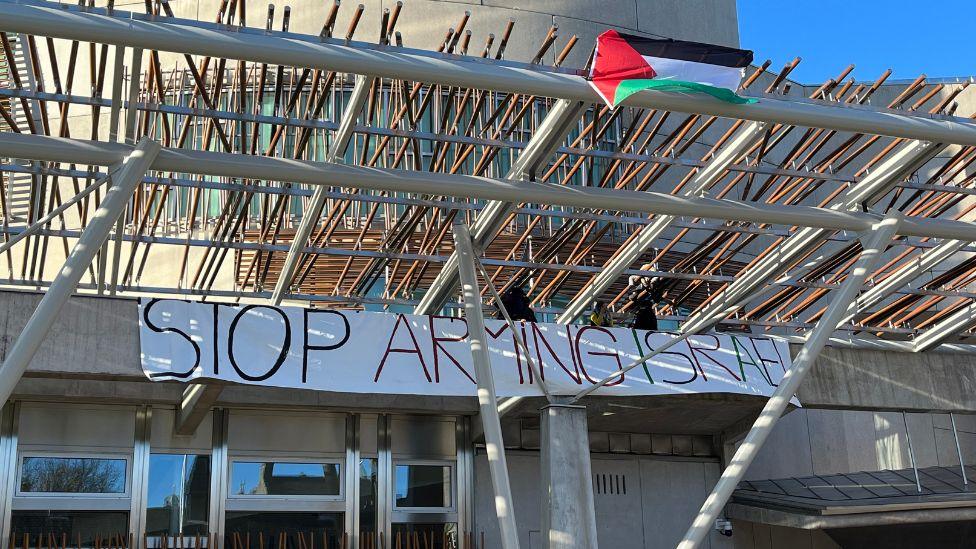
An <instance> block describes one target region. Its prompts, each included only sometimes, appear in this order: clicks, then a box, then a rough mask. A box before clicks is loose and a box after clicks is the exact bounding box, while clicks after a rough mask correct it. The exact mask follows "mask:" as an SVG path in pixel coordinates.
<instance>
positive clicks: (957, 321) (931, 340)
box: [914, 302, 976, 353]
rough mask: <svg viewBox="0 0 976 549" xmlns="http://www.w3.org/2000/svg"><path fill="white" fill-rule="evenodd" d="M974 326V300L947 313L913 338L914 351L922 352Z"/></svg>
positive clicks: (975, 318)
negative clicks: (953, 311)
mask: <svg viewBox="0 0 976 549" xmlns="http://www.w3.org/2000/svg"><path fill="white" fill-rule="evenodd" d="M973 326H976V302H970V303H969V304H968V305H966V306H965V307H963V308H962V309H959V310H958V311H956V312H955V313H953V314H951V315H949V317H948V318H945V319H943V320H940V321H939V322H937V323H936V324H934V325H933V326H932V327H931V328H929V329H928V330H925V331H924V332H922V333H921V334H919V335H918V337H916V338H915V348H914V350H915V352H916V353H922V352H925V351H930V350H932V349H934V348H936V347H938V346H939V345H941V344H942V343H943V342H944V341H945V340H947V339H949V338H950V337H953V336H955V335H958V334H960V333H961V332H963V331H964V330H968V329H969V328H972V327H973Z"/></svg>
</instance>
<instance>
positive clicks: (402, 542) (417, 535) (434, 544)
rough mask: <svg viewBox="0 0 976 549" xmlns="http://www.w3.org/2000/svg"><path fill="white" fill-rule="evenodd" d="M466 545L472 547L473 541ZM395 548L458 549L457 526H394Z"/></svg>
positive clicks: (447, 524)
mask: <svg viewBox="0 0 976 549" xmlns="http://www.w3.org/2000/svg"><path fill="white" fill-rule="evenodd" d="M468 542H469V543H466V544H465V545H466V546H467V545H471V546H472V547H473V546H475V545H473V544H471V543H470V542H471V540H470V539H469V540H468ZM393 547H428V548H430V549H457V547H458V534H457V524H456V523H453V522H447V523H402V524H394V525H393Z"/></svg>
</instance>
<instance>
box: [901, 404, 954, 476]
mask: <svg viewBox="0 0 976 549" xmlns="http://www.w3.org/2000/svg"><path fill="white" fill-rule="evenodd" d="M907 417H908V428H909V429H910V430H911V431H910V433H911V435H912V449H913V450H914V452H915V461H916V463H917V464H918V466H919V467H933V466H936V465H938V464H939V455H938V451H937V444H936V440H935V428H934V426H933V424H932V415H931V414H907ZM957 461H958V460H957Z"/></svg>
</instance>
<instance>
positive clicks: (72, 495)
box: [13, 450, 132, 510]
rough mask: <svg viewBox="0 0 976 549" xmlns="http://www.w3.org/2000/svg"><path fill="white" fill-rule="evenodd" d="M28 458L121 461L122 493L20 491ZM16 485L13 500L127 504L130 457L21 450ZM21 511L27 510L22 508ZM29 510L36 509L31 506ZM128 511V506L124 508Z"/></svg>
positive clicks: (130, 480) (109, 453)
mask: <svg viewBox="0 0 976 549" xmlns="http://www.w3.org/2000/svg"><path fill="white" fill-rule="evenodd" d="M28 458H58V459H104V460H112V461H123V462H124V463H125V478H124V479H123V481H122V489H123V491H122V492H110V493H99V492H25V491H23V490H22V489H21V487H22V486H23V484H22V481H23V474H24V461H25V460H26V459H28ZM14 482H15V483H16V485H15V490H14V494H13V496H14V498H15V500H16V499H19V498H24V501H26V500H41V499H45V500H47V499H58V500H66V499H70V500H96V501H105V500H109V501H110V500H125V501H126V502H128V501H129V500H130V499H131V498H132V456H131V455H130V454H123V453H112V452H79V451H61V452H59V451H52V450H22V451H20V452H18V454H17V474H16V478H15V480H14ZM49 508H50V509H52V510H53V509H59V510H61V509H64V510H68V509H77V508H75V507H71V508H60V507H57V508H56V507H49ZM22 509H25V510H26V509H27V508H26V507H23V508H22ZM30 509H34V510H36V509H38V508H36V507H33V506H31V507H30ZM126 509H128V504H127V506H126ZM97 510H113V509H97Z"/></svg>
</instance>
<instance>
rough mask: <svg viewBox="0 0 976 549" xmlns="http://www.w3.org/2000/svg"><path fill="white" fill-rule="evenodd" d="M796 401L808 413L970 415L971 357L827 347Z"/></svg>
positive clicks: (974, 376)
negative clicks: (836, 410)
mask: <svg viewBox="0 0 976 549" xmlns="http://www.w3.org/2000/svg"><path fill="white" fill-rule="evenodd" d="M794 350H795V347H794ZM798 397H799V399H800V402H802V403H803V405H804V406H806V407H814V408H860V409H877V410H884V409H888V410H909V411H936V410H946V411H948V410H955V411H969V412H971V411H974V410H976V357H973V356H970V355H965V354H958V353H933V352H930V353H921V354H914V353H896V352H886V351H864V350H856V349H840V348H835V347H828V348H826V349H824V351H823V352H822V353H821V355H820V357H819V358H818V359H817V362H816V364H815V366H814V368H813V371H812V372H811V375H810V376H809V377H808V378H807V380H806V381H805V382H804V383H803V385H802V386H801V387H800V391H799V393H798Z"/></svg>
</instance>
